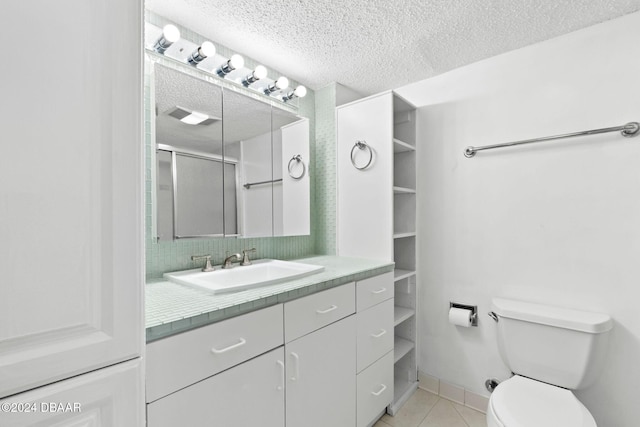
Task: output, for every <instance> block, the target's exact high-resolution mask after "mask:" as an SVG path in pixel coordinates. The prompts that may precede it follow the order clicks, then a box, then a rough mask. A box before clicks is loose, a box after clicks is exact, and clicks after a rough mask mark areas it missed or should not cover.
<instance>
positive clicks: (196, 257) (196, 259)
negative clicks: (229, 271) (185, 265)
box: [191, 255, 215, 272]
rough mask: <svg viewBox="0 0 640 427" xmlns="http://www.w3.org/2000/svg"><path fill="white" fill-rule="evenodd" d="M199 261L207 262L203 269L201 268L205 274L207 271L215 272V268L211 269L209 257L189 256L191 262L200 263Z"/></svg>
mask: <svg viewBox="0 0 640 427" xmlns="http://www.w3.org/2000/svg"><path fill="white" fill-rule="evenodd" d="M201 259H205V260H207V262H206V263H205V264H204V267H202V271H204V272H207V271H213V270H215V268H213V266H212V265H211V255H192V256H191V261H200V260H201Z"/></svg>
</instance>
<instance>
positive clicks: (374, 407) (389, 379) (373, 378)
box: [357, 351, 393, 427]
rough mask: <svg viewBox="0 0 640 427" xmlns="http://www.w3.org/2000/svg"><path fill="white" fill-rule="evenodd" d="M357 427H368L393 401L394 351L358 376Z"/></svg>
mask: <svg viewBox="0 0 640 427" xmlns="http://www.w3.org/2000/svg"><path fill="white" fill-rule="evenodd" d="M357 383H358V385H357V387H358V388H357V390H358V391H357V395H358V396H357V402H358V403H357V412H358V414H357V426H358V427H366V426H367V425H369V423H371V421H373V419H374V417H376V416H378V415H380V413H381V412H382V411H383V410H384V408H385V407H386V406H387V405H388V404H389V403H391V401H392V400H393V351H390V352H389V353H387V354H386V355H385V356H384V357H383V358H382V359H380V360H378V361H377V362H376V363H374V364H373V365H371V366H369V367H368V368H367V369H365V370H364V371H362V372H361V373H359V374H358V377H357Z"/></svg>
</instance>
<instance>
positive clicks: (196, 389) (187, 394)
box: [147, 347, 285, 427]
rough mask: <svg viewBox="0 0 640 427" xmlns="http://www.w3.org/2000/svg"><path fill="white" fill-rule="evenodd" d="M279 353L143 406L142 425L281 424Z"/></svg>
mask: <svg viewBox="0 0 640 427" xmlns="http://www.w3.org/2000/svg"><path fill="white" fill-rule="evenodd" d="M284 387H285V384H284V349H283V348H282V347H280V348H278V349H275V350H273V351H270V352H269V353H267V354H263V355H262V356H259V357H256V358H254V359H251V360H250V361H248V362H245V363H242V364H240V365H238V366H235V367H233V368H231V369H228V370H226V371H224V372H222V373H220V374H218V375H215V376H213V377H210V378H207V379H206V380H204V381H200V382H198V383H196V384H194V385H191V386H189V387H187V388H185V389H182V390H180V391H178V392H177V393H173V394H171V395H169V396H166V397H163V398H162V399H159V400H156V401H155V402H153V403H150V404H149V405H147V426H148V427H176V426H225V427H233V426H237V427H246V426H261V427H268V426H271V427H276V426H278V427H282V426H284Z"/></svg>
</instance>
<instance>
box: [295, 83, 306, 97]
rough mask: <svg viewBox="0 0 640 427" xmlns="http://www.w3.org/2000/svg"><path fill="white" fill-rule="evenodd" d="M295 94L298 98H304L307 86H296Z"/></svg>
mask: <svg viewBox="0 0 640 427" xmlns="http://www.w3.org/2000/svg"><path fill="white" fill-rule="evenodd" d="M293 94H294V95H295V96H297V97H298V98H304V97H305V95H306V94H307V88H306V87H304V86H302V85H300V86H298V87H297V88H296V90H294V91H293Z"/></svg>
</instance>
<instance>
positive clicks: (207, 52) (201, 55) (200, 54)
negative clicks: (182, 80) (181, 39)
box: [189, 42, 216, 65]
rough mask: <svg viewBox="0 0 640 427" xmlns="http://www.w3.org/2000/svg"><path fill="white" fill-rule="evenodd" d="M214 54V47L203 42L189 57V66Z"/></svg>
mask: <svg viewBox="0 0 640 427" xmlns="http://www.w3.org/2000/svg"><path fill="white" fill-rule="evenodd" d="M215 54H216V47H215V46H214V45H213V43H211V42H203V43H202V45H201V46H200V47H198V48H197V49H196V50H194V51H193V53H192V54H191V55H190V56H189V64H191V65H196V64H198V63H200V62H202V61H204V60H205V59H206V58H207V57H209V56H213V55H215Z"/></svg>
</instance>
